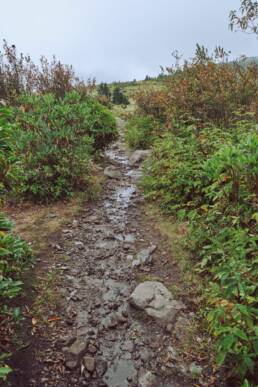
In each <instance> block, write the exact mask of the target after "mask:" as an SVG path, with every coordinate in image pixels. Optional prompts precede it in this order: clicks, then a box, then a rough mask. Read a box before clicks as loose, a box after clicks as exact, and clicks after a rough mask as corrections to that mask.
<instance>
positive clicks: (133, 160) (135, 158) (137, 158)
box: [129, 149, 151, 165]
mask: <svg viewBox="0 0 258 387" xmlns="http://www.w3.org/2000/svg"><path fill="white" fill-rule="evenodd" d="M150 154H151V151H150V150H140V149H138V150H136V151H134V152H133V153H132V155H131V157H130V159H129V163H130V165H135V164H138V163H140V162H141V161H143V160H144V159H146V157H148V156H149V155H150Z"/></svg>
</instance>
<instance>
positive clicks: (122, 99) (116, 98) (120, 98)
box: [112, 86, 129, 105]
mask: <svg viewBox="0 0 258 387" xmlns="http://www.w3.org/2000/svg"><path fill="white" fill-rule="evenodd" d="M112 102H113V103H114V104H115V105H129V101H128V98H127V97H126V95H125V94H124V93H123V91H122V90H121V89H120V87H119V86H117V87H115V88H114V91H113V97H112Z"/></svg>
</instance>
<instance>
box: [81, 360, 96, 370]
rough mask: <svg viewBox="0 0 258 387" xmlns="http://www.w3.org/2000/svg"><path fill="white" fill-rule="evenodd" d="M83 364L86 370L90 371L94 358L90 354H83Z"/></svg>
mask: <svg viewBox="0 0 258 387" xmlns="http://www.w3.org/2000/svg"><path fill="white" fill-rule="evenodd" d="M83 364H84V366H85V368H86V370H87V371H89V372H90V373H92V372H93V371H94V370H95V359H94V357H91V356H84V358H83Z"/></svg>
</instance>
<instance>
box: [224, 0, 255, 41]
mask: <svg viewBox="0 0 258 387" xmlns="http://www.w3.org/2000/svg"><path fill="white" fill-rule="evenodd" d="M229 21H230V23H229V26H230V28H231V30H232V31H233V30H239V29H240V30H241V31H244V32H248V33H254V34H256V35H258V1H253V0H241V5H240V8H239V10H238V11H236V10H233V11H231V12H230V14H229Z"/></svg>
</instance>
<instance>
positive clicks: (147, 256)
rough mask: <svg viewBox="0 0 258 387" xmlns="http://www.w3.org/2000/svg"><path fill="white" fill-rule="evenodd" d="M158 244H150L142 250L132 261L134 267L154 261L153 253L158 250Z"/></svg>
mask: <svg viewBox="0 0 258 387" xmlns="http://www.w3.org/2000/svg"><path fill="white" fill-rule="evenodd" d="M156 248H157V246H155V245H154V246H150V247H148V248H147V249H143V250H141V251H140V252H139V253H138V254H137V255H136V258H135V259H134V260H133V262H132V266H133V267H137V266H140V265H144V264H146V263H151V262H152V253H154V251H155V250H156Z"/></svg>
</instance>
